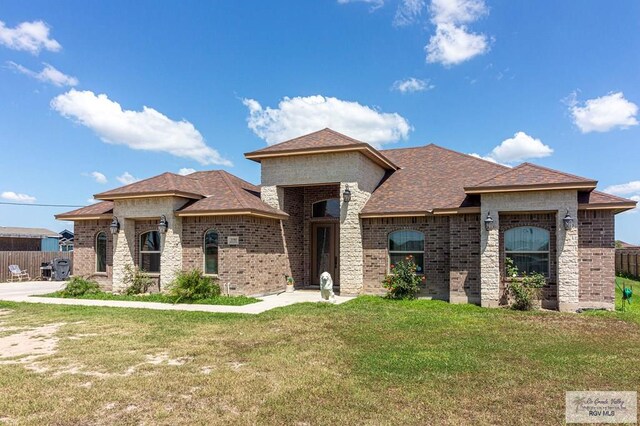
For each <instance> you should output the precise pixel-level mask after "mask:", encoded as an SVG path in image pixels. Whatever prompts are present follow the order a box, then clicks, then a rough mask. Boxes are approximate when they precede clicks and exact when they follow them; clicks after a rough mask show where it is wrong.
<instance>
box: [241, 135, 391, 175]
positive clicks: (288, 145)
mask: <svg viewBox="0 0 640 426" xmlns="http://www.w3.org/2000/svg"><path fill="white" fill-rule="evenodd" d="M338 151H339V152H345V151H359V152H361V153H362V154H363V155H365V156H367V157H368V158H369V159H371V160H372V161H374V162H376V163H377V164H379V165H380V166H382V167H384V168H385V169H389V170H396V169H397V166H396V165H395V164H394V163H393V162H392V161H390V160H389V159H388V158H387V157H385V156H384V155H383V154H382V152H381V151H378V150H376V149H375V148H373V147H372V146H371V145H369V144H368V143H365V142H362V141H359V140H357V139H353V138H351V137H349V136H347V135H343V134H342V133H338V132H336V131H335V130H331V129H328V128H327V129H322V130H318V131H317V132H313V133H309V134H308V135H303V136H300V137H297V138H294V139H291V140H288V141H284V142H280V143H278V144H275V145H271V146H268V147H266V148H262V149H259V150H257V151H252V152H247V153H245V154H244V156H245V157H246V158H248V159H250V160H254V161H257V162H260V161H261V160H262V159H264V158H268V157H280V156H291V155H303V154H315V153H319V152H323V153H324V152H338Z"/></svg>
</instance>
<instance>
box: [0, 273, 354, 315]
mask: <svg viewBox="0 0 640 426" xmlns="http://www.w3.org/2000/svg"><path fill="white" fill-rule="evenodd" d="M64 286H65V283H64V282H47V281H25V282H18V283H0V300H5V301H8V302H27V303H47V304H51V305H79V306H109V307H114V308H139V309H140V308H141V309H157V310H162V311H198V312H223V313H237V314H260V313H262V312H265V311H268V310H271V309H274V308H280V307H282V306H288V305H293V304H294V303H303V302H320V291H318V290H315V291H313V290H296V291H295V292H293V293H280V294H274V295H271V296H264V297H259V298H258V299H260V300H261V301H260V302H256V303H251V304H249V305H243V306H227V305H188V304H178V305H172V304H170V303H155V302H127V301H120V300H86V299H58V298H53V297H33V296H37V295H39V294H47V293H52V292H54V291H57V290H60V289H62V288H64ZM351 299H353V297H345V296H336V304H341V303H344V302H347V301H349V300H351Z"/></svg>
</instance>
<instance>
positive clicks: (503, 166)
mask: <svg viewBox="0 0 640 426" xmlns="http://www.w3.org/2000/svg"><path fill="white" fill-rule="evenodd" d="M428 147H434V148H438V149H441V150H443V151H447V152H450V153H452V154H457V155H461V156H463V157H468V158H472V159H474V160H480V161H483V162H485V163H489V164H493V165H494V166H498V167H502V168H504V169H507V170H506V171H509V170H513V167H509V166H505V165H504V164H500V163H498V162H494V161H489V160H485V159H484V158H482V157H475V156H473V155H471V154H466V153H464V152H460V151H456V150H455V149H451V148H447V147H445V146H442V145H438V144H435V143H433V142H430V143H428V144H426V145H421V146H409V147H406V148H389V149H381V150H379V151H380V152H381V153H383V152H386V151H401V150H407V149H424V148H428ZM496 176H497V175H496Z"/></svg>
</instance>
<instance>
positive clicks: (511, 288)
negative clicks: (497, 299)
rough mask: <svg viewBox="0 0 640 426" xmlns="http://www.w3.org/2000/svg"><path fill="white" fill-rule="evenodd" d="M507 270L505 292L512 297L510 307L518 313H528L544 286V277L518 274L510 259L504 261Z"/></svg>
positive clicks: (537, 274)
mask: <svg viewBox="0 0 640 426" xmlns="http://www.w3.org/2000/svg"><path fill="white" fill-rule="evenodd" d="M505 263H506V269H507V279H508V280H509V284H508V285H507V291H508V292H509V294H510V295H511V296H512V297H513V303H512V304H511V307H512V308H513V309H517V310H519V311H530V310H532V309H533V308H534V303H533V302H534V301H535V300H538V299H539V298H540V290H541V289H542V287H544V285H545V284H546V280H545V278H544V275H542V274H540V273H537V272H536V273H533V274H527V273H522V274H521V273H520V271H519V270H518V267H517V266H516V265H515V264H514V263H513V260H511V258H509V257H507V258H506V259H505Z"/></svg>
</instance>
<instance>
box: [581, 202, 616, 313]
mask: <svg viewBox="0 0 640 426" xmlns="http://www.w3.org/2000/svg"><path fill="white" fill-rule="evenodd" d="M578 231H579V232H578V252H579V259H580V260H579V267H580V269H579V270H580V293H579V294H580V305H581V307H603V308H607V309H613V307H614V296H615V216H614V214H613V212H611V211H607V210H591V211H589V210H587V211H584V210H581V211H579V212H578Z"/></svg>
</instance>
